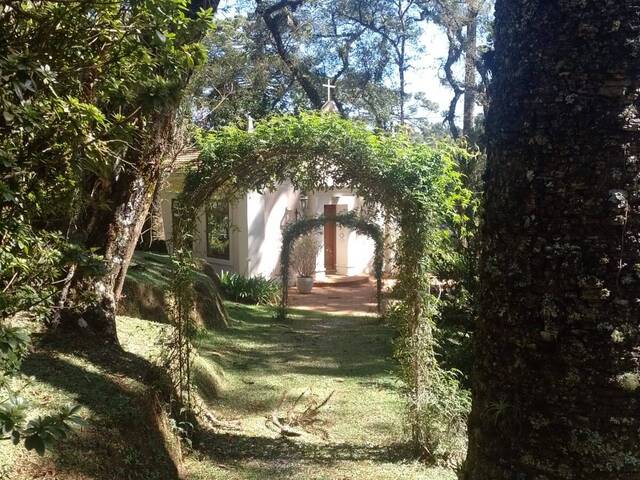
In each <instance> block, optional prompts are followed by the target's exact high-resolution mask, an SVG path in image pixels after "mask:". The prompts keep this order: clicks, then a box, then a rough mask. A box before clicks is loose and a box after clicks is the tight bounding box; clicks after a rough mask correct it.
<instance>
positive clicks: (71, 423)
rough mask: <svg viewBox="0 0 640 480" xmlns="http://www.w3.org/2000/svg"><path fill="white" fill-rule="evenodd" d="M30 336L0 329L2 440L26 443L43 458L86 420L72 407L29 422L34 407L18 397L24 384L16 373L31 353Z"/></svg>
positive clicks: (4, 328) (16, 330)
mask: <svg viewBox="0 0 640 480" xmlns="http://www.w3.org/2000/svg"><path fill="white" fill-rule="evenodd" d="M28 347H29V334H28V333H27V332H26V331H25V330H24V329H21V328H18V327H10V326H7V325H0V374H1V377H0V393H1V394H2V396H3V397H4V400H2V401H0V438H3V439H5V440H11V441H12V442H13V444H14V445H17V444H18V443H20V442H24V447H25V448H26V449H27V450H35V451H36V452H38V454H40V455H44V452H45V450H47V449H50V448H51V446H52V445H53V444H55V442H57V441H59V440H62V439H64V438H66V437H67V436H68V434H69V433H70V432H71V431H72V430H73V429H74V428H75V427H78V426H81V425H83V419H82V417H80V416H79V415H78V411H79V410H80V406H79V405H69V406H67V407H65V408H63V409H62V410H61V411H59V412H58V413H56V414H53V415H46V416H39V417H36V418H32V419H30V420H29V419H28V415H29V411H30V410H31V409H32V406H31V404H30V403H29V402H27V401H26V400H25V399H24V398H22V397H21V396H20V395H19V390H18V388H16V387H17V386H20V387H21V388H24V386H25V385H26V382H24V381H21V379H20V377H19V376H18V375H17V372H18V370H19V368H20V365H21V363H22V360H23V359H24V357H25V355H26V354H27V352H28Z"/></svg>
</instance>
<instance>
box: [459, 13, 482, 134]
mask: <svg viewBox="0 0 640 480" xmlns="http://www.w3.org/2000/svg"><path fill="white" fill-rule="evenodd" d="M471 3H472V5H470V6H469V11H468V15H469V20H468V21H469V23H468V24H467V38H466V41H465V44H464V111H463V117H462V135H463V136H465V137H468V136H469V135H470V133H471V131H472V130H473V113H474V110H475V106H476V57H477V50H478V12H477V10H476V9H475V8H474V5H473V3H474V2H471Z"/></svg>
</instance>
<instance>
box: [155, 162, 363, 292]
mask: <svg viewBox="0 0 640 480" xmlns="http://www.w3.org/2000/svg"><path fill="white" fill-rule="evenodd" d="M196 158H197V152H190V153H188V154H186V155H182V156H181V157H180V158H179V161H178V165H179V167H178V168H177V170H176V171H175V172H174V173H173V174H172V175H171V176H170V177H169V179H168V180H167V182H166V185H165V187H164V188H163V189H162V191H161V193H160V208H161V212H162V220H163V225H164V226H163V229H164V237H165V240H167V244H168V246H169V247H170V245H171V236H172V231H173V214H174V208H175V206H176V203H175V202H176V199H177V197H178V196H179V194H180V192H181V191H182V186H183V183H184V178H185V173H186V168H187V167H188V165H189V163H190V162H193V161H195V159H196ZM362 203H363V202H362V199H361V198H360V197H358V196H357V195H354V193H353V192H351V191H349V190H339V189H336V190H330V191H326V192H313V193H309V194H308V196H307V195H301V194H300V192H297V191H295V190H294V188H293V186H292V185H291V184H290V183H288V182H287V183H283V184H281V185H280V186H279V187H278V189H277V190H276V191H273V192H251V193H248V194H247V195H245V196H244V197H243V198H242V199H241V200H240V201H238V202H236V203H234V204H232V205H229V204H221V203H220V202H210V203H209V204H208V205H207V206H206V207H204V208H202V210H201V212H200V215H199V218H198V229H197V232H196V235H195V237H194V250H195V253H196V255H197V256H199V257H201V258H202V259H204V260H205V261H207V262H208V263H210V264H211V265H212V266H213V267H214V268H215V269H216V270H217V271H222V270H225V271H232V272H236V273H239V274H242V275H245V276H256V275H263V276H265V277H267V278H274V277H277V276H279V274H280V272H279V268H280V253H281V247H282V226H283V225H284V224H286V223H287V222H290V221H292V220H294V219H295V218H296V216H297V215H300V214H301V213H302V212H303V210H304V213H305V214H306V215H309V216H316V215H320V214H325V215H326V216H327V217H329V218H330V217H331V216H332V215H335V214H340V213H346V212H348V211H351V210H354V209H359V208H361V207H362ZM220 225H225V227H224V228H220ZM318 240H319V241H320V244H321V248H320V251H319V253H318V258H317V273H316V279H317V280H322V279H324V278H325V276H326V275H328V274H336V275H345V276H352V275H366V274H370V273H372V263H373V255H374V243H373V241H372V240H371V239H370V238H369V237H367V236H363V235H359V234H357V233H356V232H353V231H350V230H348V229H346V228H344V227H341V226H340V225H336V222H331V221H328V222H327V223H326V225H325V228H324V231H323V232H320V233H318ZM221 245H223V246H222V247H221Z"/></svg>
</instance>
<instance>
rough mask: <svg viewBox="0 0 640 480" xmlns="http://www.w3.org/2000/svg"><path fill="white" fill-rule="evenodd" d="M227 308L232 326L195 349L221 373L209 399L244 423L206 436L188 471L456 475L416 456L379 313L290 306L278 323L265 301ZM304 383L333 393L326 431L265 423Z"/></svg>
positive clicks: (290, 476)
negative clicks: (291, 435) (294, 430)
mask: <svg viewBox="0 0 640 480" xmlns="http://www.w3.org/2000/svg"><path fill="white" fill-rule="evenodd" d="M227 308H228V310H229V315H230V317H231V318H232V319H233V321H232V323H231V328H229V329H228V330H225V331H224V332H206V333H204V334H203V335H201V337H200V341H199V351H200V355H201V356H202V357H204V358H205V359H209V360H210V361H212V362H216V363H217V364H219V365H220V366H221V367H222V369H223V370H224V372H225V388H224V390H223V391H222V393H221V395H220V398H218V399H217V400H216V401H214V402H211V403H210V408H211V409H212V410H213V411H215V412H216V414H217V416H218V417H220V418H222V419H226V420H235V421H237V422H239V425H240V430H239V431H225V430H220V431H216V432H211V433H210V434H209V435H207V436H206V437H205V439H204V440H203V442H202V443H201V444H200V445H199V446H197V447H196V452H195V454H194V455H192V456H190V457H189V458H188V460H187V466H188V468H189V470H190V473H191V476H190V478H193V479H203V480H204V479H212V478H213V479H216V478H220V479H225V480H236V479H237V480H254V479H255V480H258V479H273V480H279V479H283V480H284V479H287V480H303V479H304V480H313V479H317V480H320V479H327V480H329V479H331V480H333V479H341V480H342V479H344V480H347V479H354V480H355V479H370V480H386V479H389V480H391V479H400V478H402V479H407V480H418V479H424V480H432V479H433V480H436V479H437V480H447V479H453V478H455V477H454V475H453V473H452V472H451V471H447V470H442V469H430V468H427V467H425V466H423V465H421V464H420V463H418V462H416V461H414V460H413V459H412V455H411V449H410V447H409V444H408V438H407V434H406V432H404V431H403V425H404V424H405V421H404V402H403V399H402V397H401V395H400V391H399V390H400V385H399V384H398V382H397V377H396V375H395V374H394V372H393V369H394V368H395V363H394V361H393V360H392V358H391V355H392V350H391V338H392V332H391V330H390V329H389V328H387V327H385V326H383V325H381V324H380V323H379V321H378V320H377V319H375V318H371V317H341V316H332V315H322V314H315V313H313V312H303V311H294V312H293V315H291V319H290V320H289V321H288V322H286V323H281V322H279V321H276V320H274V318H273V311H272V310H271V309H269V308H268V307H254V306H245V305H239V304H232V303H229V304H227ZM305 390H308V391H310V392H313V394H315V395H317V396H318V397H319V398H325V397H326V396H327V395H329V394H330V393H331V392H335V393H334V396H333V397H332V399H331V400H330V401H329V403H328V404H327V406H326V407H325V408H323V410H322V412H323V413H322V414H321V416H320V421H321V423H322V425H321V427H322V429H323V430H324V431H326V432H327V433H328V438H323V435H321V434H318V433H317V432H316V434H313V432H312V433H305V434H304V435H303V436H302V437H299V438H295V439H286V438H283V437H281V436H280V435H279V434H278V433H276V432H274V431H272V430H270V429H269V428H267V426H266V420H267V418H269V417H270V416H271V413H272V411H273V410H274V409H275V408H276V407H277V406H278V404H279V402H280V399H281V396H282V395H283V394H286V395H287V398H288V404H289V405H290V404H291V403H292V402H293V399H294V398H296V397H297V396H298V395H300V394H301V393H302V392H304V391H305Z"/></svg>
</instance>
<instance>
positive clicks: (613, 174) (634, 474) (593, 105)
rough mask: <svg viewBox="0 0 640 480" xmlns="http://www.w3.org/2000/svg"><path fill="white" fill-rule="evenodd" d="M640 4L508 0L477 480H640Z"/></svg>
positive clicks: (476, 425)
mask: <svg viewBox="0 0 640 480" xmlns="http://www.w3.org/2000/svg"><path fill="white" fill-rule="evenodd" d="M639 32H640V0H615V1H607V0H582V1H579V2H578V1H573V0H558V1H553V2H549V1H546V0H498V2H497V4H496V37H495V69H494V72H493V73H494V82H493V85H492V87H491V96H492V101H491V106H490V112H489V118H488V125H487V128H488V135H487V136H488V139H489V149H488V171H487V197H486V198H487V203H486V213H485V223H484V229H483V244H484V245H483V248H484V252H483V258H482V265H481V281H482V292H481V295H480V298H481V299H482V300H481V315H480V320H479V322H478V325H477V333H476V358H477V364H476V372H475V378H474V394H473V395H474V396H473V411H472V416H471V421H470V444H469V455H468V461H467V468H466V473H465V475H464V478H466V479H467V480H502V479H504V480H513V479H519V480H529V479H540V480H542V479H548V480H551V479H554V480H555V479H576V480H578V479H580V480H585V479H595V480H614V479H615V480H624V479H638V478H640V436H639V431H640V401H639V400H640V398H639V394H640V375H639V373H640V330H639V322H638V319H639V318H640V275H639V273H638V272H639V271H640V189H639V188H638V187H639V185H638V183H639V182H640V161H639V158H640V115H639V114H638V107H640V103H639V93H638V92H640V61H639V56H640V47H639V43H640V41H639V37H638V36H639Z"/></svg>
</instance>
